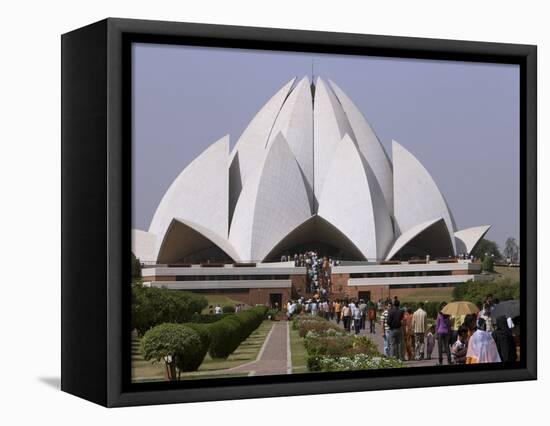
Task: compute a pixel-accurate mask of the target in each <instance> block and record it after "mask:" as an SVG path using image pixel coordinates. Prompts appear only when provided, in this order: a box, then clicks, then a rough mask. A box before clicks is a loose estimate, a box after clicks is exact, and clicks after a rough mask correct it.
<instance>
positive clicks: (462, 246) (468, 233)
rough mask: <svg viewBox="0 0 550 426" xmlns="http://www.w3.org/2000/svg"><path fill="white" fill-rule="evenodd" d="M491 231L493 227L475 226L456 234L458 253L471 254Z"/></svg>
mask: <svg viewBox="0 0 550 426" xmlns="http://www.w3.org/2000/svg"><path fill="white" fill-rule="evenodd" d="M489 229H491V225H483V226H474V227H472V228H466V229H461V230H460V231H456V232H455V239H456V251H457V253H471V252H472V251H473V250H474V248H475V246H476V245H477V243H478V242H479V241H480V240H481V239H482V238H483V237H484V236H485V234H487V232H488V231H489Z"/></svg>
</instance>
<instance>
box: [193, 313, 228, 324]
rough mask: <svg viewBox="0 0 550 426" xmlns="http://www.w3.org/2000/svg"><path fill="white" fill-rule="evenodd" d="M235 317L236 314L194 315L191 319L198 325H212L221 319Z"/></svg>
mask: <svg viewBox="0 0 550 426" xmlns="http://www.w3.org/2000/svg"><path fill="white" fill-rule="evenodd" d="M230 315H234V314H231V313H229V314H199V313H194V314H193V316H192V317H191V322H194V323H197V324H210V323H213V322H216V321H219V320H221V319H224V318H225V317H227V316H230Z"/></svg>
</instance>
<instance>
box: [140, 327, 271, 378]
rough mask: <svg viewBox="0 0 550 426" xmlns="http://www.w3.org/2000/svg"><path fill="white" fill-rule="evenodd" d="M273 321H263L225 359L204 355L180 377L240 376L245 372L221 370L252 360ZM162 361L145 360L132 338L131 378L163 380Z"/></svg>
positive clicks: (256, 354)
mask: <svg viewBox="0 0 550 426" xmlns="http://www.w3.org/2000/svg"><path fill="white" fill-rule="evenodd" d="M272 326H273V322H271V321H264V322H262V323H261V324H260V326H259V327H258V328H257V329H256V330H255V331H254V332H252V334H251V335H250V336H249V337H248V339H246V340H245V341H244V342H242V343H241V344H240V346H239V347H238V348H237V349H236V350H235V352H233V353H232V354H231V355H229V357H228V358H227V359H212V358H211V357H210V355H208V354H207V355H206V357H205V358H204V361H203V363H202V364H201V366H200V367H199V370H198V371H194V372H190V373H185V374H182V376H181V377H182V379H195V378H201V379H203V378H211V377H217V376H219V375H223V376H224V377H234V376H242V375H246V373H245V374H228V373H224V372H223V370H225V369H227V368H232V367H237V366H239V365H241V364H246V363H248V362H250V361H254V360H255V359H256V357H257V356H258V353H259V352H260V348H261V347H262V345H263V343H264V341H265V339H266V337H267V334H268V333H269V331H270V330H271V327H272ZM164 370H165V368H164V363H163V362H160V363H152V362H150V361H145V360H144V359H143V357H142V356H141V353H140V351H139V338H138V337H137V336H134V337H133V338H132V378H133V380H134V381H136V382H144V381H158V380H164V376H165V375H164Z"/></svg>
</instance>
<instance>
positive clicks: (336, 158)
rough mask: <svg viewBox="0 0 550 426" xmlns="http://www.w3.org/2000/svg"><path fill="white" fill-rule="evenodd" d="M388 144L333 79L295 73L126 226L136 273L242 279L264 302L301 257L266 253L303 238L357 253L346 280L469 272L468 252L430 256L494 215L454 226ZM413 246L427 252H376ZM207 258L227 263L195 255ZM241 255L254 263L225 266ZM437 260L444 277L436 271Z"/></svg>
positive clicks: (347, 256)
mask: <svg viewBox="0 0 550 426" xmlns="http://www.w3.org/2000/svg"><path fill="white" fill-rule="evenodd" d="M392 151H393V152H392V154H393V155H392V157H393V163H392V162H391V161H390V159H389V157H388V155H387V153H386V152H385V150H384V148H383V146H382V144H381V143H380V141H379V140H378V138H377V136H376V134H375V133H374V131H373V130H372V128H371V126H370V125H369V123H368V122H367V121H366V119H365V118H364V116H363V115H362V114H361V112H360V111H359V110H358V108H357V107H356V106H355V105H354V104H353V102H352V101H351V100H350V98H349V97H348V96H347V95H346V94H345V93H344V92H343V91H342V90H341V89H340V88H339V87H338V86H336V84H334V83H333V82H329V83H327V82H325V81H324V80H322V79H321V78H317V79H316V81H315V83H311V82H310V81H309V79H308V78H307V77H304V78H303V79H302V80H300V81H299V82H296V81H295V79H293V80H291V81H290V82H288V83H287V84H286V85H285V86H284V87H283V88H281V89H280V90H279V91H278V92H277V93H276V94H275V95H274V96H273V97H272V98H271V99H270V100H269V101H268V102H267V103H266V104H265V105H264V106H263V108H262V109H261V110H260V111H259V112H258V113H257V114H256V116H255V117H254V118H253V119H252V121H251V122H250V124H249V125H248V127H247V128H246V129H245V131H244V132H243V134H242V135H241V137H240V138H239V140H238V141H237V143H236V145H235V147H234V148H233V150H232V151H231V152H229V136H228V135H227V136H224V137H223V138H221V139H220V140H218V141H217V142H214V143H213V144H212V145H211V146H210V147H209V148H207V149H206V150H205V151H204V152H203V153H202V154H201V155H199V156H198V157H197V158H196V159H195V160H194V161H193V162H192V163H191V164H189V165H188V166H187V167H186V168H185V169H184V170H183V171H182V172H181V174H180V175H179V176H178V177H177V178H176V179H175V181H174V182H173V183H172V185H171V186H170V187H169V188H168V190H167V191H166V193H165V194H164V197H163V198H162V200H161V202H160V204H159V206H158V208H157V210H156V212H155V215H154V217H153V219H152V221H151V224H150V227H149V229H148V231H143V230H133V232H132V250H133V252H134V254H135V255H136V256H137V257H138V258H139V259H140V260H141V261H142V262H143V263H145V264H146V265H150V266H151V267H152V268H145V269H144V279H146V280H149V281H150V282H151V283H154V284H153V285H161V283H165V282H169V281H170V283H169V286H170V287H173V288H176V287H177V288H182V289H184V288H186V289H189V290H196V291H218V292H225V293H229V292H231V291H232V290H237V289H238V290H239V291H240V292H241V296H242V295H243V294H244V292H245V291H244V289H248V290H247V291H248V294H249V296H248V297H249V301H250V302H251V303H252V302H258V303H265V302H266V301H268V300H269V294H282V295H283V296H282V298H283V299H284V298H285V297H286V296H287V292H288V296H290V295H291V294H292V292H294V294H299V293H300V292H302V291H303V292H305V287H304V289H302V284H301V282H300V279H299V277H300V276H302V275H304V274H305V268H303V267H294V266H292V265H290V266H289V265H286V266H283V265H275V264H273V263H271V262H275V261H277V260H280V259H281V256H282V255H291V256H292V255H293V254H294V253H299V252H303V251H306V250H316V251H317V252H319V253H320V254H321V255H327V256H331V257H332V258H335V259H340V260H343V261H346V262H352V261H356V262H362V264H363V265H359V264H356V266H352V264H347V265H344V264H342V266H338V267H336V268H334V269H333V271H332V274H333V278H334V279H333V283H334V282H335V281H337V282H339V283H340V284H338V286H340V285H341V286H342V288H345V287H346V286H347V287H349V288H360V287H361V288H363V287H369V288H370V289H371V290H372V291H373V292H374V291H375V290H374V289H375V288H380V289H381V290H380V291H378V290H376V291H377V292H379V293H380V292H382V289H384V288H386V287H387V289H389V290H391V289H392V286H401V288H404V287H403V286H414V285H418V286H419V285H423V286H424V285H425V286H429V285H431V284H433V285H434V286H436V287H437V286H440V285H452V284H453V283H456V282H458V281H459V280H460V279H463V278H465V277H461V278H456V276H459V275H464V276H468V277H470V276H472V277H473V276H475V275H476V274H477V273H479V270H478V267H477V266H475V265H474V264H472V263H471V262H467V261H462V260H461V261H460V262H458V263H445V264H444V263H437V262H436V261H435V260H436V259H438V258H439V259H441V258H443V259H449V258H451V259H453V258H455V257H457V256H459V255H462V254H467V253H470V252H471V251H472V250H473V249H474V248H475V246H476V244H477V243H478V242H479V241H480V240H481V238H482V237H483V236H484V235H485V234H486V233H487V231H488V230H489V228H490V226H489V225H487V226H479V227H474V228H468V229H463V230H457V229H456V224H455V221H454V218H453V215H452V213H451V211H450V210H449V207H448V205H447V202H446V200H445V198H444V196H443V195H442V194H441V192H440V191H439V189H438V187H437V185H436V183H435V182H434V180H433V179H432V177H431V176H430V174H429V173H428V171H427V170H426V169H425V168H424V167H423V166H422V164H421V163H420V162H419V161H418V160H417V159H416V158H415V157H414V156H413V155H412V154H411V153H410V152H409V151H407V150H406V149H405V148H404V147H403V146H401V145H399V144H398V143H397V142H395V141H394V142H393V145H392ZM442 158H445V157H444V155H443V154H442ZM428 256H429V259H431V260H432V261H431V262H429V263H426V261H425V259H427V257H428ZM412 258H416V259H423V260H424V263H423V264H422V263H419V262H417V263H415V264H408V263H407V264H403V266H398V265H395V264H394V265H391V264H384V262H388V261H395V260H402V261H407V260H409V259H412ZM208 262H210V263H222V264H226V266H222V267H215V266H199V265H200V264H203V265H204V264H205V263H208ZM247 262H253V263H254V265H255V266H248V267H246V266H228V265H230V264H233V263H235V264H242V263H247ZM162 265H164V266H162ZM179 265H186V266H185V268H184V267H182V266H179ZM188 265H194V266H188ZM261 265H265V269H264V266H261ZM400 265H401V264H400ZM404 265H407V266H404ZM442 265H445V266H444V267H442ZM247 268H248V269H247ZM436 272H438V273H441V274H440V275H441V276H445V277H447V278H444V279H443V278H442V279H435V278H433V277H438V275H437V274H435V273H436ZM361 274H362V275H361ZM375 274H383V276H380V277H378V276H376V275H375ZM384 274H390V275H384ZM391 274H394V275H391ZM395 274H401V275H395ZM407 274H420V275H412V277H418V276H422V277H425V278H424V279H423V280H419V279H418V278H414V279H413V278H410V277H411V275H407ZM422 274H424V275H422ZM434 274H435V275H434ZM222 277H223V278H222ZM233 277H240V278H237V279H233ZM242 277H246V278H242ZM266 277H271V278H272V279H271V278H266ZM449 277H454V278H452V279H451V278H449ZM382 279H383V280H382ZM381 280H382V281H381ZM155 283H156V284H155ZM175 283H177V284H175ZM276 286H280V287H276ZM253 289H255V290H253ZM267 289H271V290H267ZM273 289H277V291H278V293H275V292H274V290H273ZM283 289H288V290H283ZM264 290H265V291H264ZM348 290H349V289H348ZM371 290H357V291H371ZM333 291H334V285H333ZM264 293H265V297H264V296H259V295H260V294H264ZM351 293H353V292H351ZM351 293H350V294H351ZM253 294H256V296H253ZM277 297H278V296H277Z"/></svg>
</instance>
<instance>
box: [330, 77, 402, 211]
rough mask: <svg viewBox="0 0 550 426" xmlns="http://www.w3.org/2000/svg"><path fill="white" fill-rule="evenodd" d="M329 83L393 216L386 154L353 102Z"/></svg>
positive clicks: (388, 161) (389, 166) (390, 177)
mask: <svg viewBox="0 0 550 426" xmlns="http://www.w3.org/2000/svg"><path fill="white" fill-rule="evenodd" d="M329 82H330V85H331V86H332V89H333V90H334V93H335V94H336V96H337V98H338V100H339V101H340V104H341V105H342V109H343V110H344V112H345V113H346V116H347V118H348V120H349V123H350V125H351V128H352V129H353V132H354V133H355V138H356V140H355V142H356V144H357V148H358V149H359V151H360V152H361V154H363V157H364V158H365V159H366V160H367V162H368V163H369V166H370V167H371V169H372V171H373V173H374V175H375V176H376V179H377V180H378V183H379V184H380V188H381V189H382V193H383V194H384V199H385V201H386V205H387V207H388V209H389V211H390V214H393V171H392V164H391V161H390V159H389V158H388V154H387V153H386V151H385V149H384V147H383V146H382V144H381V143H380V140H379V139H378V137H377V136H376V134H375V133H374V130H373V129H372V127H371V126H370V124H369V123H368V121H367V120H366V119H365V117H364V115H363V114H362V113H361V111H359V109H358V108H357V107H356V106H355V104H354V103H353V101H352V100H351V99H350V98H349V97H348V96H347V95H346V94H345V93H344V91H343V90H342V89H340V88H339V87H338V86H337V85H336V84H335V83H334V82H333V81H331V80H329Z"/></svg>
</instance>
